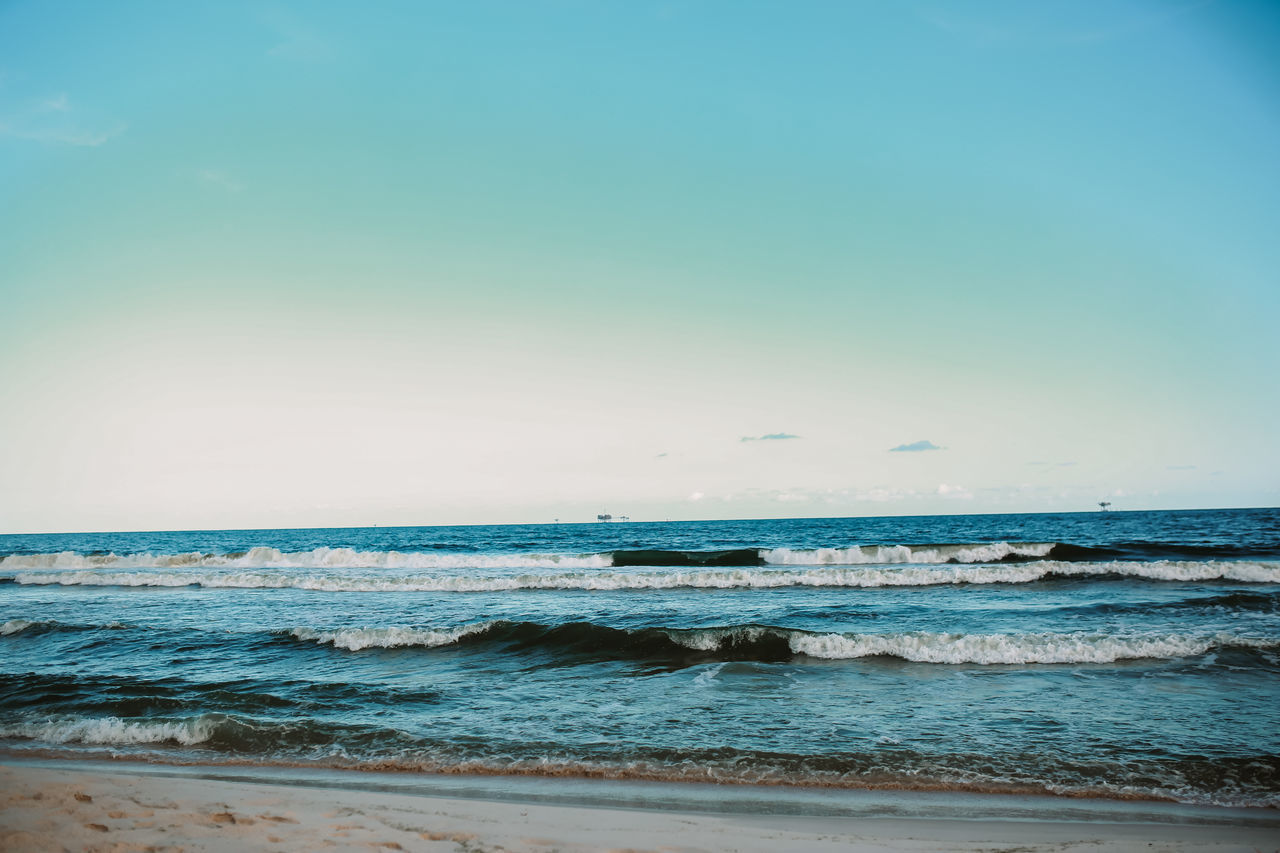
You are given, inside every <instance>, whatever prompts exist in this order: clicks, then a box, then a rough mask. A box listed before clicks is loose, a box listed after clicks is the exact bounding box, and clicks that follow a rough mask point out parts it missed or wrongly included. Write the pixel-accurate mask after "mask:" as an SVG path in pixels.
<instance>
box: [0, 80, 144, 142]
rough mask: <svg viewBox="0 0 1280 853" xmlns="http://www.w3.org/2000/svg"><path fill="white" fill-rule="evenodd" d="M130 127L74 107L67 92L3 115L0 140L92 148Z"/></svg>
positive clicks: (38, 100) (29, 103)
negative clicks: (4, 137) (20, 140)
mask: <svg viewBox="0 0 1280 853" xmlns="http://www.w3.org/2000/svg"><path fill="white" fill-rule="evenodd" d="M128 127H129V126H128V125H127V124H125V123H124V122H123V121H120V120H118V119H112V118H107V117H104V116H102V115H95V114H94V113H93V112H92V111H85V110H83V109H80V108H78V107H76V106H74V105H73V104H72V101H71V99H70V98H69V97H68V96H67V94H66V93H65V92H59V93H56V94H52V95H45V96H42V97H38V98H32V99H29V100H28V101H27V102H26V105H25V106H23V107H20V108H19V109H17V110H15V111H12V112H10V113H8V114H7V115H0V136H8V137H10V138H12V139H26V140H29V141H31V142H40V143H44V144H50V145H74V146H78V147H90V148H93V147H97V146H99V145H102V144H103V143H105V142H107V141H109V140H111V139H114V138H115V137H117V136H119V135H120V134H122V133H124V132H125V130H127V129H128Z"/></svg>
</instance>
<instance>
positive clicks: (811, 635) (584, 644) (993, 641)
mask: <svg viewBox="0 0 1280 853" xmlns="http://www.w3.org/2000/svg"><path fill="white" fill-rule="evenodd" d="M288 635H289V636H292V637H294V638H296V639H298V640H304V641H315V642H318V643H328V644H332V645H333V646H334V647H335V648H341V649H347V650H350V651H360V650H362V649H368V648H396V647H404V646H421V647H425V648H438V647H441V646H448V645H481V644H485V645H489V644H498V645H503V646H508V647H511V648H515V649H519V650H547V651H554V652H557V653H569V654H579V655H586V656H589V657H592V658H635V659H641V660H646V659H652V660H669V659H682V658H695V659H706V658H708V657H709V658H713V659H716V660H752V661H763V662H770V661H781V660H788V659H790V658H792V657H795V656H799V655H804V656H807V657H813V658H826V659H845V660H847V659H853V658H865V657H892V658H899V659H901V660H905V661H912V662H916V663H937V664H983V665H987V664H1059V663H1072V664H1081V663H1114V662H1116V661H1119V660H1138V659H1144V658H1153V659H1176V658H1185V657H1196V656H1199V655H1203V654H1205V653H1207V652H1209V651H1211V650H1214V649H1221V648H1245V649H1250V648H1254V649H1271V648H1277V647H1280V639H1261V638H1248V637H1238V636H1234V635H1230V634H1223V633H1219V634H1215V635H1208V636H1206V635H1191V634H1152V635H1133V636H1124V635H1110V634H1098V633H1083V632H1075V633H1048V632H1043V633H1024V634H957V633H937V632H930V631H907V632H896V633H885V634H855V633H845V634H839V633H822V632H816V631H805V630H800V629H794V628H780V627H775V626H771V625H737V626H729V627H718V628H657V627H655V628H633V629H625V628H613V627H609V626H606V625H597V624H594V623H591V622H570V623H566V624H561V625H542V624H539V623H536V622H505V621H497V622H482V623H477V624H473V625H466V626H462V627H459V628H453V629H449V630H429V629H422V628H409V627H390V628H346V629H338V630H331V631H318V630H314V629H311V628H294V629H293V630H292V631H290V632H288Z"/></svg>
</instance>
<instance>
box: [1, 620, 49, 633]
mask: <svg viewBox="0 0 1280 853" xmlns="http://www.w3.org/2000/svg"><path fill="white" fill-rule="evenodd" d="M39 624H40V623H39V622H32V621H30V620H28V619H10V620H9V621H8V622H6V623H4V624H3V625H0V637H4V636H8V635H9V634H20V633H22V632H23V631H25V630H27V629H28V628H30V627H31V626H32V625H39Z"/></svg>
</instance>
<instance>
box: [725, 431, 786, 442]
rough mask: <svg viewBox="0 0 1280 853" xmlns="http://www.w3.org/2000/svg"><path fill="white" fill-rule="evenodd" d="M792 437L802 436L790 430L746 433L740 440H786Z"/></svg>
mask: <svg viewBox="0 0 1280 853" xmlns="http://www.w3.org/2000/svg"><path fill="white" fill-rule="evenodd" d="M791 438H800V436H798V435H792V434H791V433H789V432H771V433H769V434H768V435H744V436H743V437H742V438H740V439H738V440H739V441H786V440H787V439H791Z"/></svg>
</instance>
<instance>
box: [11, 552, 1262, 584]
mask: <svg viewBox="0 0 1280 853" xmlns="http://www.w3.org/2000/svg"><path fill="white" fill-rule="evenodd" d="M1062 575H1071V576H1098V575H1122V576H1128V577H1135V578H1143V579H1147V580H1156V581H1208V580H1232V581H1240V582H1246V583H1280V563H1275V562H1231V561H1227V562H1213V561H1211V562H1177V561H1168V560H1161V561H1156V562H1150V563H1143V562H1109V563H1071V562H1060V561H1054V560H1041V561H1037V562H1032V563H1017V564H1013V565H948V566H899V567H895V566H886V567H870V566H868V567H852V566H851V567H831V568H813V569H769V568H759V569H757V568H750V569H747V568H744V569H706V570H699V571H674V570H657V571H638V572H617V571H599V572H553V573H526V574H519V575H485V574H475V575H471V574H442V575H414V574H408V575H389V576H388V575H377V574H374V575H369V574H365V575H360V574H352V573H351V572H348V571H342V570H329V571H312V572H305V573H298V572H290V571H287V570H269V571H256V572H229V571H225V570H224V571H181V572H173V571H168V572H166V571H102V570H78V571H72V570H61V571H46V572H31V571H24V572H19V573H17V574H16V575H14V580H15V581H16V582H18V583H20V584H62V585H65V586H156V587H176V586H188V585H191V584H199V585H200V586H204V587H230V588H242V589H309V590H321V591H328V592H394V591H403V592H502V591H507V590H520V589H577V590H643V589H677V588H684V587H691V588H698V589H736V588H766V589H767V588H777V587H787V586H811V587H896V586H928V585H936V584H962V583H971V584H997V583H1000V584H1009V583H1028V582H1031V581H1037V580H1041V579H1043V578H1046V577H1051V576H1062Z"/></svg>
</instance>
